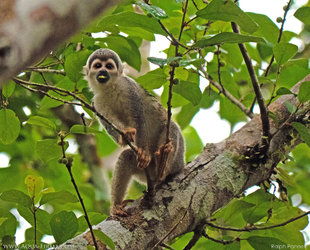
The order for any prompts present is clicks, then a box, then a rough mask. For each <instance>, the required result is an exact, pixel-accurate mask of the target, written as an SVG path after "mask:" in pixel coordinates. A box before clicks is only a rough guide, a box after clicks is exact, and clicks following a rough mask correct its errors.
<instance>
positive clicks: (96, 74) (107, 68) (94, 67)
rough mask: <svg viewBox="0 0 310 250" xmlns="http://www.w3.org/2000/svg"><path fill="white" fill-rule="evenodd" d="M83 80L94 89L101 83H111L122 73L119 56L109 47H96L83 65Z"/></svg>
mask: <svg viewBox="0 0 310 250" xmlns="http://www.w3.org/2000/svg"><path fill="white" fill-rule="evenodd" d="M83 71H84V74H85V80H86V81H88V83H89V85H90V87H91V88H92V89H93V90H95V89H97V88H100V87H101V86H102V85H107V84H113V82H114V81H115V80H116V79H117V78H118V77H119V76H121V75H122V73H123V65H122V62H121V59H120V58H119V56H118V55H117V54H116V53H115V52H114V51H113V50H110V49H98V50H96V51H94V52H93V53H92V54H91V55H90V56H89V58H88V60H87V63H86V65H85V66H84V67H83Z"/></svg>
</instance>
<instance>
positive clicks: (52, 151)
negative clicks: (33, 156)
mask: <svg viewBox="0 0 310 250" xmlns="http://www.w3.org/2000/svg"><path fill="white" fill-rule="evenodd" d="M35 151H36V153H37V154H38V155H39V157H40V158H41V160H43V161H45V162H47V161H49V160H52V159H55V158H60V157H61V156H62V149H61V147H60V146H59V145H58V143H57V140H56V139H45V140H40V141H37V142H36V145H35Z"/></svg>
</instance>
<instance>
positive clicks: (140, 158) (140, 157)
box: [137, 148, 151, 170]
mask: <svg viewBox="0 0 310 250" xmlns="http://www.w3.org/2000/svg"><path fill="white" fill-rule="evenodd" d="M137 162H138V164H137V168H138V169H141V170H142V169H145V168H146V167H147V166H148V165H149V164H150V162H151V155H150V154H149V153H148V152H147V151H146V150H143V149H142V148H138V154H137Z"/></svg>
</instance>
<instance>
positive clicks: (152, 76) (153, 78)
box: [136, 68, 168, 90]
mask: <svg viewBox="0 0 310 250" xmlns="http://www.w3.org/2000/svg"><path fill="white" fill-rule="evenodd" d="M167 78H168V77H167V75H166V74H165V71H164V70H163V69H162V68H158V69H155V70H152V71H149V72H148V73H146V74H145V75H143V76H140V77H138V78H137V79H136V81H137V82H138V83H139V84H140V85H141V86H142V87H143V88H145V89H146V90H152V89H158V88H160V87H161V86H163V84H164V83H165V82H167Z"/></svg>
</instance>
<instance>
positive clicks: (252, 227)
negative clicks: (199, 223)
mask: <svg viewBox="0 0 310 250" xmlns="http://www.w3.org/2000/svg"><path fill="white" fill-rule="evenodd" d="M308 214H310V211H308V212H306V213H304V214H302V215H299V216H297V217H294V218H291V219H289V220H287V221H285V222H283V223H280V224H276V225H272V226H267V227H256V226H250V227H245V228H232V227H222V226H218V225H215V224H213V223H211V222H205V224H206V225H208V226H210V227H213V228H216V229H220V230H225V231H234V232H251V231H256V230H267V229H273V228H277V227H283V226H285V225H287V224H289V223H291V222H294V221H296V220H298V219H300V218H302V217H304V216H307V215H308Z"/></svg>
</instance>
